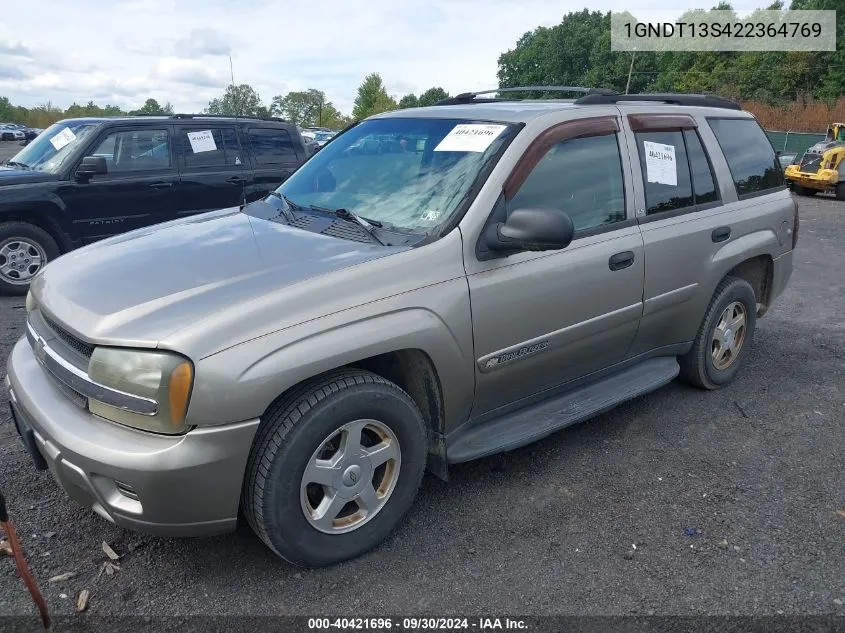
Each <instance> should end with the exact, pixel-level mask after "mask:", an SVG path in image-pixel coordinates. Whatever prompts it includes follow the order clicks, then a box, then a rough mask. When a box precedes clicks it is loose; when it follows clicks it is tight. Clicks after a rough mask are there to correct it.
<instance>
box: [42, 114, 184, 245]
mask: <svg viewBox="0 0 845 633" xmlns="http://www.w3.org/2000/svg"><path fill="white" fill-rule="evenodd" d="M172 132H173V130H172V127H171V126H170V125H167V124H162V125H156V126H137V127H132V126H126V127H120V128H110V129H106V130H104V131H102V132H101V133H100V134H99V136H98V138H97V139H96V140H94V142H93V143H92V144H91V146H90V148H89V149H88V151H87V152H85V154H84V155H85V156H103V157H104V158H105V159H106V165H107V168H108V173H106V174H103V175H97V176H93V177H91V178H89V179H85V180H77V179H71V180H69V181H67V182H66V183H63V184H62V186H61V187H60V190H59V196H60V197H61V199H62V201H63V202H64V204H65V206H66V208H67V211H68V215H69V216H70V217H72V218H73V222H74V225H75V227H74V228H75V230H76V232H77V234H78V235H79V237H80V238H81V239H82V241H83V242H84V243H89V242H93V241H96V240H99V239H102V238H104V237H109V236H111V235H116V234H118V233H124V232H126V231H130V230H132V229H137V228H141V227H145V226H149V225H150V224H156V223H158V222H163V221H165V220H167V219H169V218H170V217H172V215H173V213H174V212H175V210H176V208H177V207H178V192H177V189H178V186H177V185H178V182H179V176H178V174H177V171H176V165H175V158H174V155H173V143H172V140H173V137H172ZM81 158H82V156H80V159H79V160H80V161H81ZM75 170H76V168H74V170H73V171H74V172H75Z"/></svg>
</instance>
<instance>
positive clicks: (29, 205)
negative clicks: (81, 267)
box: [0, 201, 73, 253]
mask: <svg viewBox="0 0 845 633" xmlns="http://www.w3.org/2000/svg"><path fill="white" fill-rule="evenodd" d="M61 215H62V213H61V208H60V207H59V206H58V205H56V204H55V203H53V202H50V201H40V202H11V203H8V204H4V205H2V206H1V207H0V223H3V222H23V223H26V224H32V225H34V226H37V227H38V228H40V229H42V230H44V231H46V232H47V233H48V234H49V235H50V237H52V238H53V239H54V240H55V242H56V245H57V246H58V247H59V251H60V252H61V253H67V252H68V251H70V250H72V249H73V242H72V240H71V238H70V235H69V233H70V231H69V229H70V227H69V226H67V224H66V223H64V222H62V220H61V219H60V217H61Z"/></svg>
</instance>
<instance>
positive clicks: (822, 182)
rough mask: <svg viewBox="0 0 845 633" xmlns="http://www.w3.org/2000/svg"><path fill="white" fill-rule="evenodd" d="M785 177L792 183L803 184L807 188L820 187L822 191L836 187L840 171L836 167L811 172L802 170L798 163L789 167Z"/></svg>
mask: <svg viewBox="0 0 845 633" xmlns="http://www.w3.org/2000/svg"><path fill="white" fill-rule="evenodd" d="M792 167H794V169H792ZM784 177H785V178H786V180H787V181H789V182H790V183H792V184H796V185H801V186H802V187H805V188H806V189H818V190H821V191H823V190H825V189H829V188H830V187H834V186H836V183H837V182H839V172H837V171H836V170H835V169H820V170H819V171H817V172H816V173H814V174H811V173H808V172H805V171H800V170H799V169H798V168H797V165H790V166H789V167H787V168H786V171H785V172H784Z"/></svg>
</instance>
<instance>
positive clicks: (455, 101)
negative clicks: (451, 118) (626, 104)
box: [435, 86, 616, 105]
mask: <svg viewBox="0 0 845 633" xmlns="http://www.w3.org/2000/svg"><path fill="white" fill-rule="evenodd" d="M507 92H577V93H581V94H586V95H593V94H595V95H615V94H616V92H614V91H613V90H610V89H608V88H584V87H582V86H513V87H510V88H496V89H494V90H479V91H478V92H463V93H461V94H459V95H455V96H454V97H448V98H446V99H442V100H440V101H438V102H437V103H436V104H435V105H459V104H465V103H490V102H494V101H519V99H496V98H493V99H479V100H478V101H476V100H475V98H476V97H477V96H478V95H489V94H499V93H507Z"/></svg>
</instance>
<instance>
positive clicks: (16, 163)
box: [6, 160, 32, 171]
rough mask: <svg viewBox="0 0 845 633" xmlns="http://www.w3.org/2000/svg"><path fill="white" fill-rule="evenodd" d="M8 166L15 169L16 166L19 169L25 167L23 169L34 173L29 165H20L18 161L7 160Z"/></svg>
mask: <svg viewBox="0 0 845 633" xmlns="http://www.w3.org/2000/svg"><path fill="white" fill-rule="evenodd" d="M6 164H7V165H8V166H9V167H14V166H17V167H23V168H24V169H26V170H27V171H32V167H30V166H29V165H27V164H26V163H19V162H18V161H16V160H7V161H6Z"/></svg>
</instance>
